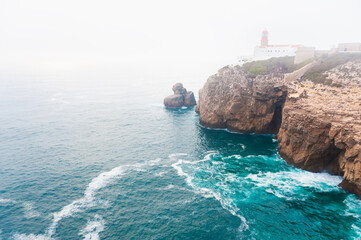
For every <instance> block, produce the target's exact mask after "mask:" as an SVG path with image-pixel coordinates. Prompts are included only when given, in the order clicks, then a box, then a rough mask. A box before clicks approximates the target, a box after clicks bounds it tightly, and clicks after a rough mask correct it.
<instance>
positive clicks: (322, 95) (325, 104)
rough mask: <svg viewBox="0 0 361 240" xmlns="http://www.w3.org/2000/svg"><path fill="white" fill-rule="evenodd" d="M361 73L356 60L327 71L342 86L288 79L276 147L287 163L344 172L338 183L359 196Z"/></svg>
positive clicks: (337, 172) (341, 173)
mask: <svg viewBox="0 0 361 240" xmlns="http://www.w3.org/2000/svg"><path fill="white" fill-rule="evenodd" d="M350 66H352V67H350ZM345 69H347V71H345ZM360 72H361V65H359V62H358V61H356V62H348V63H345V64H343V65H340V66H338V67H335V68H333V69H331V70H329V71H327V72H326V73H328V77H329V78H330V79H331V80H332V81H333V82H337V85H338V86H339V87H332V86H328V85H323V84H314V83H313V82H311V81H308V80H307V79H303V80H302V81H301V82H300V81H294V82H287V85H288V88H289V92H290V93H289V95H288V97H287V100H286V103H285V105H284V108H283V114H282V116H283V119H282V124H281V127H280V130H279V133H278V135H277V136H278V142H279V145H278V151H279V153H280V155H281V156H282V158H284V159H285V160H286V161H287V162H288V163H290V164H292V165H295V166H297V167H299V168H302V169H305V170H309V171H313V172H320V171H324V170H326V171H328V172H329V173H331V174H337V175H342V176H343V181H342V183H341V184H340V186H341V187H343V188H344V189H346V190H348V191H350V192H353V193H356V194H357V195H358V196H359V197H361V148H360V146H361V99H360V96H361V82H360V81H359V78H358V76H359V74H360ZM350 76H353V77H350Z"/></svg>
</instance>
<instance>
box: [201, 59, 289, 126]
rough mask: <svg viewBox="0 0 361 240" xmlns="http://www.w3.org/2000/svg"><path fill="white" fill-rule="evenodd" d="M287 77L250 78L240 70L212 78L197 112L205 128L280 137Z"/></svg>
mask: <svg viewBox="0 0 361 240" xmlns="http://www.w3.org/2000/svg"><path fill="white" fill-rule="evenodd" d="M282 79H283V75H282V74H280V73H274V74H270V75H267V76H261V75H260V76H257V77H255V78H250V77H247V75H246V73H245V72H244V71H243V70H242V68H240V67H239V66H234V67H232V66H227V67H224V68H222V69H220V70H219V71H218V73H217V74H216V75H213V76H211V77H210V78H209V79H208V81H207V83H206V84H205V85H204V87H203V88H202V89H201V90H200V91H199V101H198V105H197V109H196V111H197V112H198V113H199V115H200V118H199V121H200V123H201V124H202V125H204V126H206V127H211V128H228V129H230V130H232V131H237V132H245V133H250V132H254V133H277V132H278V129H279V127H280V124H281V119H282V107H283V104H284V102H285V100H286V96H287V88H286V86H285V85H283V84H282Z"/></svg>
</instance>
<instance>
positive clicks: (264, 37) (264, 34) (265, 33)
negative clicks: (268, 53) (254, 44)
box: [261, 29, 268, 47]
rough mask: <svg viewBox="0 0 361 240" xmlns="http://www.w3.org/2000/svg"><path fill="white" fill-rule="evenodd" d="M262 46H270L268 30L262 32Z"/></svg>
mask: <svg viewBox="0 0 361 240" xmlns="http://www.w3.org/2000/svg"><path fill="white" fill-rule="evenodd" d="M261 46H262V47H267V46H268V31H267V29H265V30H263V32H262V38H261Z"/></svg>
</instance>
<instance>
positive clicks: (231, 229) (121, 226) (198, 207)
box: [0, 75, 361, 240]
mask: <svg viewBox="0 0 361 240" xmlns="http://www.w3.org/2000/svg"><path fill="white" fill-rule="evenodd" d="M205 80H206V79H197V80H196V79H194V78H189V79H185V80H184V79H181V80H180V81H181V82H183V83H184V86H185V87H186V88H188V89H189V90H193V91H195V92H197V91H198V89H199V88H200V87H201V86H202V85H203V83H204V82H205ZM174 83H175V82H173V81H169V79H165V78H164V79H163V78H162V79H158V80H156V81H147V79H141V78H140V79H137V78H134V79H125V80H124V79H120V78H119V79H118V78H117V77H114V78H112V79H106V80H104V79H96V80H91V81H90V80H89V81H86V80H82V81H77V80H74V79H65V80H64V79H62V78H58V77H56V76H37V75H32V76H24V77H19V76H17V77H2V79H1V83H0V239H141V240H143V239H262V240H263V239H361V219H360V215H361V205H360V201H359V200H358V199H357V197H356V196H355V195H353V194H350V193H347V192H345V191H343V190H342V189H340V188H339V187H338V184H339V183H340V182H341V177H339V176H331V175H329V174H327V173H311V172H307V171H303V170H300V169H296V168H294V167H292V166H290V165H288V164H287V163H286V162H285V161H284V160H283V159H282V158H281V157H280V156H279V155H278V152H277V140H275V139H274V136H273V135H254V134H238V133H231V132H228V131H226V130H224V129H206V128H204V127H202V126H200V125H199V123H198V115H197V114H196V113H195V112H194V108H182V109H178V110H169V109H165V108H164V107H163V105H162V101H163V98H164V97H165V96H167V95H170V94H171V93H172V92H171V87H172V85H173V84H174Z"/></svg>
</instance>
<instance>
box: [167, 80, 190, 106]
mask: <svg viewBox="0 0 361 240" xmlns="http://www.w3.org/2000/svg"><path fill="white" fill-rule="evenodd" d="M172 90H173V92H174V94H173V95H171V96H168V97H166V98H164V105H165V106H166V107H167V108H181V107H183V106H186V107H192V106H195V105H196V104H197V102H196V99H195V98H194V94H193V92H192V91H187V89H185V88H184V87H183V84H181V83H176V84H174V86H173V88H172Z"/></svg>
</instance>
